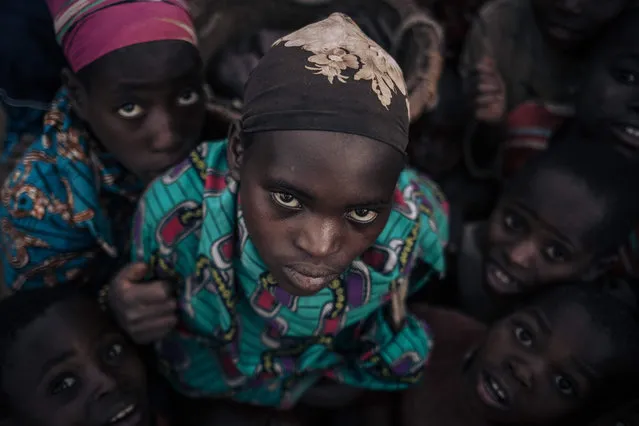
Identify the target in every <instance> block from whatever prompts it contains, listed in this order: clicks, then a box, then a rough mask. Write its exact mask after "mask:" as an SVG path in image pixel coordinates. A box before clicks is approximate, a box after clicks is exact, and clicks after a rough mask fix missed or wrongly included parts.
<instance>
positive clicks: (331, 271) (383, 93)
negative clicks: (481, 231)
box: [110, 14, 448, 408]
mask: <svg viewBox="0 0 639 426" xmlns="http://www.w3.org/2000/svg"><path fill="white" fill-rule="evenodd" d="M245 99H246V105H245V109H244V115H243V119H242V122H241V125H240V128H238V129H237V131H236V132H235V133H234V134H233V135H232V136H231V138H230V139H229V140H228V141H227V142H225V143H209V144H203V145H200V146H199V147H198V148H197V150H196V151H194V152H193V153H192V154H191V156H190V158H189V159H187V160H186V161H185V162H183V163H182V164H180V165H179V166H177V167H175V168H173V169H172V170H171V171H169V172H168V173H166V174H165V175H163V176H162V177H161V178H160V179H158V180H156V181H155V182H154V183H153V184H152V185H151V186H150V187H149V189H148V191H147V192H146V194H145V195H144V197H143V198H142V200H141V203H140V206H139V210H138V213H137V215H136V218H135V220H134V221H135V226H134V235H135V237H134V240H135V251H134V253H135V256H136V258H137V259H138V260H140V261H143V262H145V263H148V264H150V265H151V266H152V267H153V272H154V275H153V276H152V278H158V277H159V278H162V279H168V280H170V281H171V282H173V283H174V289H175V291H176V292H177V295H178V300H179V306H180V324H179V326H178V328H177V329H176V330H174V331H172V332H171V333H170V334H169V335H168V336H167V337H166V338H165V339H163V340H162V341H160V342H158V344H157V347H158V350H159V352H158V353H159V356H160V358H161V360H162V361H163V366H164V372H165V374H166V375H167V376H168V377H169V378H170V380H171V381H172V382H173V383H174V384H175V386H176V387H177V388H178V389H179V390H180V391H182V392H183V393H185V394H187V395H191V396H198V397H222V396H231V397H232V398H233V399H235V400H237V401H240V402H247V403H254V404H261V405H267V406H278V407H284V408H287V407H290V406H292V405H293V404H295V403H296V401H297V400H298V398H299V397H300V396H301V394H302V393H304V391H305V390H307V389H308V388H310V387H311V386H313V385H314V384H315V383H317V382H318V381H319V380H320V379H321V378H328V379H330V380H334V381H337V382H339V383H343V384H346V385H351V386H356V387H361V388H368V389H389V390H396V389H403V388H405V387H407V386H408V385H410V384H411V383H415V381H416V380H417V379H418V377H419V376H420V373H421V371H422V369H423V367H424V363H425V361H426V358H427V355H428V352H429V348H430V337H429V336H428V335H427V334H426V332H425V330H424V328H423V327H422V324H421V323H420V322H419V321H418V320H416V319H415V318H413V317H411V316H405V315H404V306H403V304H404V302H403V301H404V299H405V296H406V294H407V293H408V292H411V291H413V290H415V289H417V288H418V287H419V285H420V284H421V283H419V282H411V283H409V282H408V279H409V277H410V273H411V271H412V269H413V267H414V265H415V263H416V262H417V261H423V262H426V263H427V264H428V265H429V266H430V273H428V274H426V276H425V277H424V280H422V281H425V280H427V279H428V278H429V277H430V276H432V275H433V274H441V273H442V272H443V271H444V257H443V249H444V245H445V242H446V239H447V232H448V228H447V219H446V206H445V204H443V203H444V200H443V199H442V198H441V194H440V193H439V191H438V189H437V188H436V186H435V185H434V184H433V183H432V182H430V181H428V180H427V179H425V178H423V177H421V176H419V175H418V174H417V173H416V172H414V171H412V170H409V169H404V162H405V155H404V152H405V149H406V146H407V143H408V123H409V118H408V117H409V115H408V107H407V92H406V87H405V84H404V81H403V78H402V73H401V71H400V69H399V67H398V66H397V64H396V63H395V61H394V60H393V59H392V58H391V57H390V56H389V55H388V54H387V53H386V52H385V51H384V50H382V49H381V48H380V47H379V46H378V45H377V44H375V43H374V42H373V41H372V40H370V39H369V38H367V37H366V36H365V35H364V33H363V32H362V31H361V30H360V29H359V28H358V27H357V26H356V25H355V24H354V23H353V21H352V20H351V19H350V18H348V17H346V16H345V15H342V14H333V15H331V16H330V17H329V18H328V19H326V20H324V21H321V22H318V23H315V24H312V25H310V26H308V27H305V28H303V29H301V30H299V31H297V32H295V33H292V34H290V35H288V36H286V37H284V38H283V39H281V40H279V41H278V42H277V43H275V45H274V46H273V48H272V49H271V50H269V52H268V53H267V54H266V55H265V57H264V58H263V59H262V60H261V62H260V64H259V65H258V66H257V68H256V69H255V70H254V71H253V73H252V75H251V79H250V80H249V82H248V84H247V87H246V98H245ZM136 287H140V288H141V289H140V290H137V289H136ZM136 291H144V285H141V286H134V285H131V283H130V282H128V280H126V279H122V280H120V281H119V282H117V281H116V282H114V285H113V286H112V287H111V290H110V300H111V304H112V307H113V308H114V310H115V311H116V313H117V314H118V315H119V317H120V319H121V322H122V325H123V326H124V327H125V328H126V329H127V330H129V331H130V333H131V334H132V335H133V336H134V337H135V338H137V337H138V333H137V329H138V328H139V327H141V324H144V323H153V322H154V321H156V318H157V316H158V315H160V314H161V311H160V310H154V309H151V308H149V307H139V306H136V303H135V302H134V301H133V296H132V294H133V293H134V292H136ZM138 340H139V339H138Z"/></svg>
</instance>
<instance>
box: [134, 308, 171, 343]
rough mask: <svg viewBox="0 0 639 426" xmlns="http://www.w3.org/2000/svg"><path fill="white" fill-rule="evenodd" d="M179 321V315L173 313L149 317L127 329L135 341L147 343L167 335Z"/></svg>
mask: <svg viewBox="0 0 639 426" xmlns="http://www.w3.org/2000/svg"><path fill="white" fill-rule="evenodd" d="M177 322H178V319H177V315H175V314H173V315H169V316H163V317H159V318H151V319H148V320H147V321H144V322H141V323H139V324H136V325H133V326H131V327H130V328H129V329H128V330H127V331H128V333H129V335H130V336H131V338H132V339H133V341H134V342H135V343H138V344H140V345H145V344H149V343H153V342H156V341H158V340H160V339H162V338H164V337H166V335H167V334H169V333H170V332H171V330H173V328H175V326H176V324H177Z"/></svg>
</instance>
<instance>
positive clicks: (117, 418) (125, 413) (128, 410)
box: [110, 405, 135, 423]
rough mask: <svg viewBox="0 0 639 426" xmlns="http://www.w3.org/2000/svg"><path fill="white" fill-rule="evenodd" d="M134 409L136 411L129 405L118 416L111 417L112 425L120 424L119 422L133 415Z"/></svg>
mask: <svg viewBox="0 0 639 426" xmlns="http://www.w3.org/2000/svg"><path fill="white" fill-rule="evenodd" d="M134 409H135V406H134V405H129V406H128V407H126V408H125V409H124V410H122V411H120V412H119V413H118V414H116V415H115V416H113V417H111V420H110V422H111V423H115V422H118V421H120V420H122V419H123V418H125V417H126V416H128V415H129V414H131V413H132V412H133V410H134Z"/></svg>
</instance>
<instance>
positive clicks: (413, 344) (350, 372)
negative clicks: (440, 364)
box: [335, 307, 432, 391]
mask: <svg viewBox="0 0 639 426" xmlns="http://www.w3.org/2000/svg"><path fill="white" fill-rule="evenodd" d="M349 338H350V339H349V340H351V341H352V342H357V346H358V348H359V349H357V351H353V352H351V353H346V354H344V355H345V357H344V358H345V359H346V362H345V363H344V364H342V365H340V366H339V367H338V368H336V370H335V375H336V377H335V378H336V379H337V380H338V381H341V382H343V383H344V384H347V385H350V386H355V387H360V388H366V389H372V390H380V391H381V390H386V391H395V390H402V389H406V388H408V387H409V386H411V385H413V384H415V383H417V382H418V381H419V380H420V378H421V377H422V373H423V370H424V367H425V366H426V363H427V361H428V358H429V355H430V352H431V348H432V339H431V337H430V335H429V333H428V332H427V329H426V326H425V323H422V321H420V320H419V319H417V318H416V317H414V316H412V315H408V316H407V317H406V319H405V321H404V324H403V325H402V326H401V327H400V328H399V329H398V330H394V329H393V327H392V326H391V322H390V318H389V316H388V309H387V308H386V307H385V308H384V309H378V310H377V311H376V312H375V313H374V314H373V315H372V316H371V317H370V318H369V319H368V320H367V321H365V322H364V324H363V325H362V326H359V327H355V329H354V330H353V331H352V334H350V333H349Z"/></svg>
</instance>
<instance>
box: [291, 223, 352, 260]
mask: <svg viewBox="0 0 639 426" xmlns="http://www.w3.org/2000/svg"><path fill="white" fill-rule="evenodd" d="M340 232H341V231H340V224H339V223H338V221H336V220H332V219H326V218H315V219H312V220H310V221H308V222H307V223H306V224H305V225H304V227H303V228H302V230H301V231H300V233H299V234H298V236H297V240H296V245H297V247H298V248H300V249H301V250H303V251H304V252H306V253H307V254H308V255H309V256H311V257H317V258H322V257H327V256H330V255H331V254H334V253H336V252H337V251H339V240H340Z"/></svg>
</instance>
